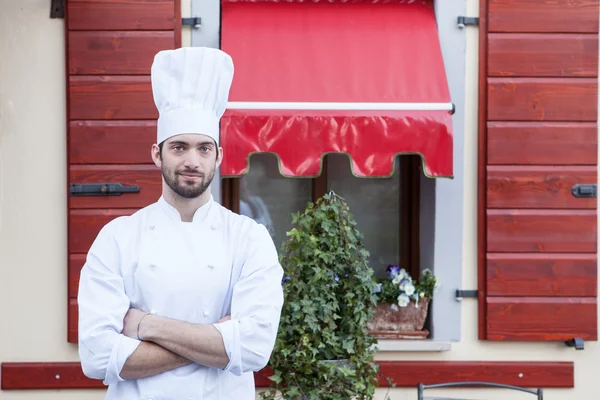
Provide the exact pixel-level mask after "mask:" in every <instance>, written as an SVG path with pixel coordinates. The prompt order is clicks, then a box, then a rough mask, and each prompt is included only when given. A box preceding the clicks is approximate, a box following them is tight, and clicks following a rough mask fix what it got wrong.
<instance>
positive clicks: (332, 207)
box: [261, 192, 378, 400]
mask: <svg viewBox="0 0 600 400" xmlns="http://www.w3.org/2000/svg"><path fill="white" fill-rule="evenodd" d="M292 224H293V226H294V227H293V229H291V230H290V231H289V232H288V233H287V236H288V237H289V239H288V240H287V242H285V243H284V244H283V251H282V252H281V264H282V266H283V269H284V271H285V278H284V282H283V285H284V294H285V302H284V305H283V310H282V315H281V323H280V326H279V331H278V335H277V340H276V343H275V348H274V350H273V353H272V356H271V359H270V362H269V366H270V367H271V369H272V370H273V375H272V376H271V377H270V379H271V380H272V381H273V384H272V385H271V387H270V388H269V389H268V390H267V391H264V392H262V393H261V397H262V398H263V399H271V400H274V399H280V398H283V399H303V400H337V399H340V400H341V399H349V398H352V399H357V400H358V399H372V398H373V396H374V393H375V389H376V387H377V380H378V379H377V373H378V366H377V364H376V363H375V362H374V361H373V360H374V354H375V353H374V350H373V349H372V348H371V346H372V345H373V344H374V343H375V342H376V339H375V338H374V337H373V336H371V335H369V333H368V331H367V321H368V320H369V319H371V318H372V317H373V309H372V308H373V306H374V305H375V303H376V297H375V295H374V292H375V289H376V288H377V285H376V282H375V280H374V278H373V270H372V269H371V268H370V267H369V264H368V258H369V253H368V252H367V251H366V250H365V249H364V247H363V244H362V234H361V232H359V230H358V229H357V228H356V222H355V221H354V219H353V216H352V214H351V213H350V210H349V207H348V205H347V203H346V202H345V201H344V199H343V198H341V197H340V196H338V195H337V194H335V193H333V192H329V193H327V194H326V195H324V196H323V197H321V198H320V199H319V200H317V202H316V203H312V202H310V203H308V206H307V207H306V209H305V210H304V212H302V213H295V214H293V216H292Z"/></svg>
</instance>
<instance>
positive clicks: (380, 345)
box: [375, 339, 452, 352]
mask: <svg viewBox="0 0 600 400" xmlns="http://www.w3.org/2000/svg"><path fill="white" fill-rule="evenodd" d="M451 346H452V343H451V342H442V341H434V340H386V339H380V340H378V342H377V344H376V345H375V347H376V348H377V349H378V351H379V352H382V351H387V352H391V351H415V352H423V351H427V352H442V351H449V350H450V348H451Z"/></svg>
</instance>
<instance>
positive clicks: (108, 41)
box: [69, 31, 175, 75]
mask: <svg viewBox="0 0 600 400" xmlns="http://www.w3.org/2000/svg"><path fill="white" fill-rule="evenodd" d="M174 45H175V37H174V33H173V31H165V32H156V31H150V32H131V31H125V32H122V31H116V32H115V31H107V32H73V31H71V32H69V72H70V73H71V74H81V75H83V74H88V75H148V73H149V71H150V67H151V66H152V61H153V60H154V56H155V55H156V53H157V52H158V51H160V50H163V49H168V48H172V47H173V46H174Z"/></svg>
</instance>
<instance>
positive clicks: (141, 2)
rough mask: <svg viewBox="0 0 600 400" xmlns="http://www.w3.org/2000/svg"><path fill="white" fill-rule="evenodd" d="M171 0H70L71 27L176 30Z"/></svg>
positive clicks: (174, 12) (73, 28) (69, 15)
mask: <svg viewBox="0 0 600 400" xmlns="http://www.w3.org/2000/svg"><path fill="white" fill-rule="evenodd" d="M175 14H176V10H175V6H174V2H173V0H69V1H67V23H68V27H69V29H70V30H95V31H97V30H175V28H176V27H175V24H176V19H175V18H176V17H177V16H176V15H175Z"/></svg>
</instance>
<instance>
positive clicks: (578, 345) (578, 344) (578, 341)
mask: <svg viewBox="0 0 600 400" xmlns="http://www.w3.org/2000/svg"><path fill="white" fill-rule="evenodd" d="M565 344H566V345H567V346H568V347H575V350H583V345H584V341H583V339H582V338H573V339H571V340H567V341H566V342H565Z"/></svg>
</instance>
